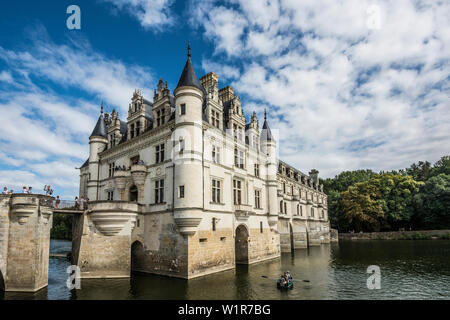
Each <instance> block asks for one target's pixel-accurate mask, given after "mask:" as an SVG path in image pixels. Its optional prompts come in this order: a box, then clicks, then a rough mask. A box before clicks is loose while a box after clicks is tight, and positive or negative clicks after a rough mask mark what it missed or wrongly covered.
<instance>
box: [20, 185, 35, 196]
mask: <svg viewBox="0 0 450 320" xmlns="http://www.w3.org/2000/svg"><path fill="white" fill-rule="evenodd" d="M22 193H30V194H31V193H33V188H32V187H28V189H27V187H25V186H24V187H23V188H22Z"/></svg>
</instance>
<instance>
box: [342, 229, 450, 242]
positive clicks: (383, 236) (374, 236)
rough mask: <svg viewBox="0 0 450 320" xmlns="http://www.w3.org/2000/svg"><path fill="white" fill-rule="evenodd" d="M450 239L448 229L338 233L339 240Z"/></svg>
mask: <svg viewBox="0 0 450 320" xmlns="http://www.w3.org/2000/svg"><path fill="white" fill-rule="evenodd" d="M432 239H448V240H450V230H413V231H389V232H365V233H339V240H432Z"/></svg>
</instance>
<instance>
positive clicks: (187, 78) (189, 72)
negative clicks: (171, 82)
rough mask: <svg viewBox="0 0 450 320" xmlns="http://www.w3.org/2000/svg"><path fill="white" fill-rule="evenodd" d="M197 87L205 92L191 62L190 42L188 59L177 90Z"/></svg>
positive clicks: (189, 43)
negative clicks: (185, 87)
mask: <svg viewBox="0 0 450 320" xmlns="http://www.w3.org/2000/svg"><path fill="white" fill-rule="evenodd" d="M184 86H189V87H196V88H198V89H200V90H202V91H203V90H204V89H203V87H202V85H201V84H200V82H199V81H198V78H197V75H196V74H195V71H194V66H193V65H192V61H191V42H190V41H189V42H188V58H187V61H186V64H185V66H184V69H183V72H182V73H181V77H180V80H179V81H178V85H177V88H179V87H184Z"/></svg>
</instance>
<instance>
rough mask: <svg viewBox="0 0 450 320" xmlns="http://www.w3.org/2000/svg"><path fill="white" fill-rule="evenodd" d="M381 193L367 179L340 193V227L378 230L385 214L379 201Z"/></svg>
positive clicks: (381, 225)
mask: <svg viewBox="0 0 450 320" xmlns="http://www.w3.org/2000/svg"><path fill="white" fill-rule="evenodd" d="M380 199H381V193H380V190H379V188H377V186H376V185H374V184H371V183H369V182H368V181H365V182H359V183H356V184H355V185H353V186H350V187H349V188H348V189H347V191H344V192H342V193H341V199H340V208H341V210H342V214H341V216H340V225H341V228H348V229H354V230H356V231H357V232H358V231H380V229H381V228H382V227H384V225H385V224H386V223H385V220H386V216H385V213H384V211H383V206H382V204H381V202H380Z"/></svg>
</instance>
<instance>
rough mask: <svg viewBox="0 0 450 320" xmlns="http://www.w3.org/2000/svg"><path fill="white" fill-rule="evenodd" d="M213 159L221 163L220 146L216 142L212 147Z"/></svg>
mask: <svg viewBox="0 0 450 320" xmlns="http://www.w3.org/2000/svg"><path fill="white" fill-rule="evenodd" d="M211 160H212V162H214V163H217V164H220V147H218V146H216V145H215V144H213V145H212V147H211Z"/></svg>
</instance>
